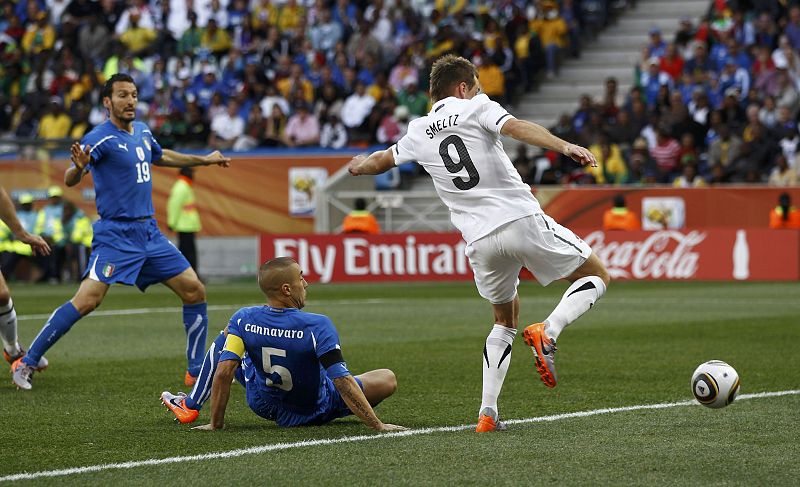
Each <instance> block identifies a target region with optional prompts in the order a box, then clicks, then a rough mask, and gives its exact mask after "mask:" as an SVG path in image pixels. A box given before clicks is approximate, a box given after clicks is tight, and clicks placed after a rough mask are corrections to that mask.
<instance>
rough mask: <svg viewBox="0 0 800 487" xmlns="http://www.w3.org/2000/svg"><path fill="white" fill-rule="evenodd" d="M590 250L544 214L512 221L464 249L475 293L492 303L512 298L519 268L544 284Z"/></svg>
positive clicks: (559, 276) (571, 268)
mask: <svg viewBox="0 0 800 487" xmlns="http://www.w3.org/2000/svg"><path fill="white" fill-rule="evenodd" d="M591 253H592V249H591V247H589V245H588V244H587V243H586V242H584V241H583V240H581V239H580V238H578V236H577V235H575V234H574V233H572V231H571V230H570V229H568V228H566V227H562V226H561V225H559V224H558V223H556V221H555V220H553V219H552V218H550V217H549V216H547V215H545V214H544V213H537V214H536V215H531V216H527V217H525V218H520V219H519V220H514V221H512V222H510V223H508V224H506V225H503V226H501V227H500V228H498V229H496V230H494V231H493V232H492V233H490V234H489V235H487V236H485V237H482V238H480V239H478V240H476V241H475V242H472V243H471V244H469V245H467V248H466V254H467V258H469V262H470V265H471V266H472V271H473V273H474V274H475V284H476V285H477V287H478V292H479V293H480V295H481V296H483V297H484V298H486V299H487V300H489V302H491V303H492V304H503V303H508V302H509V301H512V300H513V299H514V296H516V294H517V286H518V285H519V273H520V271H521V270H522V268H523V267H525V268H526V269H528V270H529V271H531V273H532V274H533V275H534V277H535V278H536V280H537V281H539V283H540V284H541V285H542V286H547V285H548V284H550V283H551V282H553V281H555V280H557V279H562V278H564V277H567V276H569V275H570V274H572V273H573V272H574V271H575V270H576V269H577V268H578V267H580V266H581V265H582V264H583V263H584V262H586V259H588V258H589V256H590V255H591Z"/></svg>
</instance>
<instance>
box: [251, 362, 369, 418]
mask: <svg viewBox="0 0 800 487" xmlns="http://www.w3.org/2000/svg"><path fill="white" fill-rule="evenodd" d="M353 378H354V379H355V380H356V383H358V387H360V388H361V390H362V391H363V390H364V384H363V383H362V382H361V379H359V378H358V377H355V376H353ZM236 380H237V381H238V382H239V383H240V384H242V385H243V386H244V387H245V389H246V390H247V405H248V406H250V409H252V410H253V412H254V413H256V414H257V415H259V416H261V417H262V418H264V419H268V420H270V421H275V423H276V424H277V425H278V426H282V427H291V426H307V425H320V424H325V423H330V422H331V421H333V420H334V419H338V418H343V417H345V416H350V415H352V414H353V412H352V411H350V408H348V407H347V404H346V403H345V402H344V399H342V396H341V394H339V391H338V390H336V386H334V385H333V381H332V380H330V379H329V378H327V377H325V382H323V383H322V384H320V390H319V392H318V396H317V397H318V398H320V397H321V398H322V401H321V404H318V407H317V410H316V411H314V412H313V413H310V414H297V413H295V412H292V411H288V410H286V408H283V407H281V405H280V404H279V403H275V401H274V399H273V398H272V397H270V396H269V395H267V394H265V393H264V391H263V389H261V388H260V387H258V385H257V384H256V381H257V380H258V377H257V376H256V373H255V368H254V366H253V362H252V361H251V360H250V357H248V356H247V355H245V357H244V359H243V360H242V366H241V367H239V368H237V370H236ZM318 403H319V401H318Z"/></svg>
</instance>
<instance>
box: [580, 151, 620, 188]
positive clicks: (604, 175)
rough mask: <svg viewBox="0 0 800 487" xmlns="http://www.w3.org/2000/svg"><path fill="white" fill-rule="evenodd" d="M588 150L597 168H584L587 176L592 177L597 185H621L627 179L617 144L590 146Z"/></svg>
mask: <svg viewBox="0 0 800 487" xmlns="http://www.w3.org/2000/svg"><path fill="white" fill-rule="evenodd" d="M589 150H590V151H591V153H592V154H594V157H595V159H597V167H592V166H586V167H585V170H586V173H587V174H591V175H592V176H594V180H595V182H596V183H597V184H621V183H624V182H625V180H626V179H627V177H628V166H626V165H625V160H624V159H622V152H621V151H620V150H619V146H618V145H617V144H608V145H607V146H605V150H604V147H603V146H602V145H601V144H592V145H591V146H590V147H589Z"/></svg>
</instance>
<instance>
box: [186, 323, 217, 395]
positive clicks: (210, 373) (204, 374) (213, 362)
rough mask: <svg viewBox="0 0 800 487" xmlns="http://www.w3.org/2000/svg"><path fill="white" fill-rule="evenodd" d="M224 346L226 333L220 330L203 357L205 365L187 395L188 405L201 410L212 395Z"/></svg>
mask: <svg viewBox="0 0 800 487" xmlns="http://www.w3.org/2000/svg"><path fill="white" fill-rule="evenodd" d="M223 348H225V333H223V332H220V334H219V335H218V336H217V339H216V340H214V343H212V344H211V346H210V347H209V348H208V352H206V355H205V357H204V358H203V366H202V367H201V368H200V375H198V376H197V382H195V383H194V387H193V388H192V392H190V393H189V395H188V396H186V405H187V406H188V407H190V408H192V409H198V410H199V409H200V408H202V407H203V404H205V402H206V401H208V398H209V397H211V384H212V383H213V382H214V373H215V372H216V371H217V362H218V361H219V356H220V355H221V354H222V349H223Z"/></svg>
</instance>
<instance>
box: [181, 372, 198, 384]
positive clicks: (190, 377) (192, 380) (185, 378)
mask: <svg viewBox="0 0 800 487" xmlns="http://www.w3.org/2000/svg"><path fill="white" fill-rule="evenodd" d="M195 382H197V377H195V376H193V375H192V374H190V373H189V371H188V370H187V371H186V375H184V376H183V384H184V385H185V386H186V387H194V383H195Z"/></svg>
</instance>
